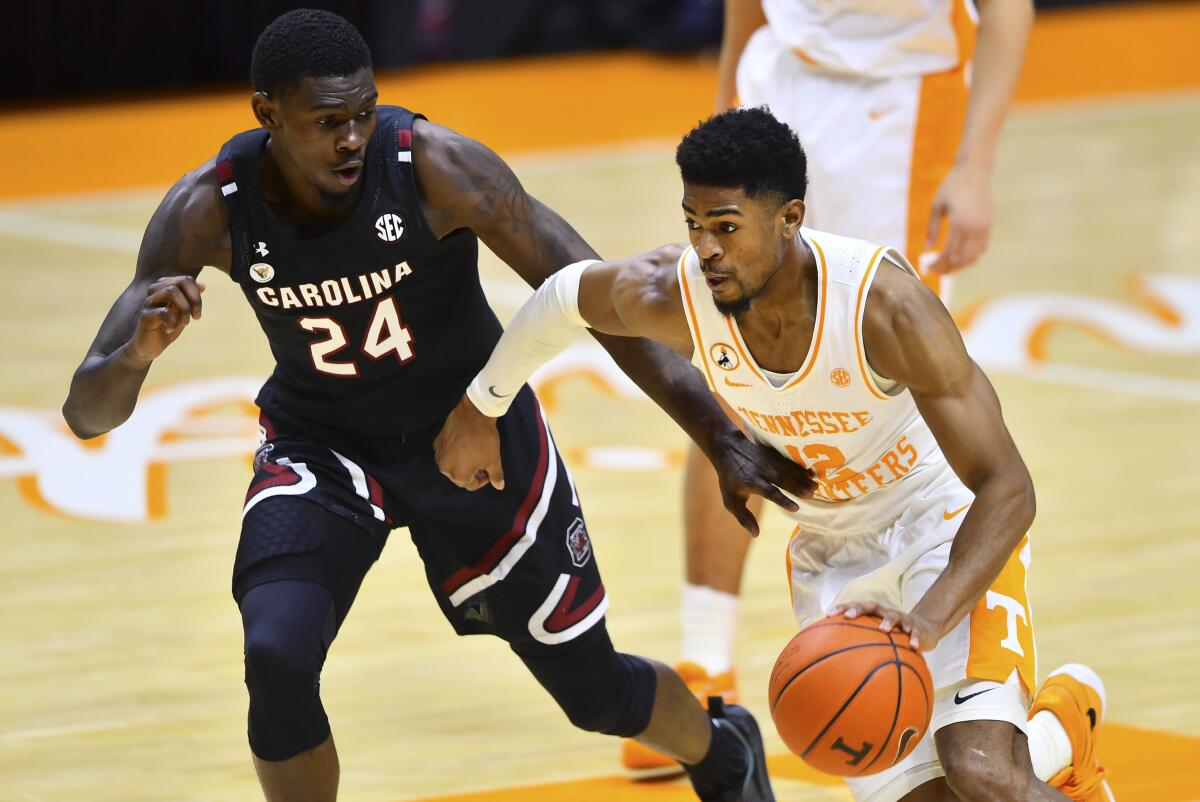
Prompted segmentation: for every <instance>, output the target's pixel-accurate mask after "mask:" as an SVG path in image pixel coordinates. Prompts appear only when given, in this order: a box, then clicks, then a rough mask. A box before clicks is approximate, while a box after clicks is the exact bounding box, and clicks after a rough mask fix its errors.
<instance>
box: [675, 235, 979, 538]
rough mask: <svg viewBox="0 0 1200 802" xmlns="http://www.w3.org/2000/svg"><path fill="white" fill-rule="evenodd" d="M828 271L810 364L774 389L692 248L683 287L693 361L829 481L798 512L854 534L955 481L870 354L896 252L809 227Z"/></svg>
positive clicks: (903, 396)
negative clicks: (882, 381) (870, 304)
mask: <svg viewBox="0 0 1200 802" xmlns="http://www.w3.org/2000/svg"><path fill="white" fill-rule="evenodd" d="M800 233H801V236H802V237H803V239H804V241H805V242H806V243H807V244H808V246H809V248H810V249H811V250H812V252H813V255H814V257H815V259H816V262H817V270H818V274H819V277H818V301H817V317H816V325H815V327H814V330H813V337H812V344H811V345H810V346H809V351H808V355H807V356H806V357H805V360H804V363H803V364H802V365H801V367H800V369H799V370H798V371H797V372H796V373H795V374H793V375H792V376H791V377H789V378H787V380H786V382H785V383H784V384H783V385H782V386H780V387H778V388H777V387H775V386H774V385H772V384H771V382H770V381H769V380H768V376H767V373H766V372H765V371H764V370H763V369H762V368H761V367H759V366H758V365H757V364H756V363H755V361H754V358H753V357H752V356H751V355H750V349H749V348H748V347H747V346H746V343H745V342H744V341H743V340H742V336H741V333H740V332H739V330H738V325H737V321H735V320H734V319H733V318H727V317H725V316H724V315H722V314H721V313H720V312H718V311H717V308H716V306H715V305H714V304H713V301H712V294H711V292H710V291H709V289H708V285H707V284H706V283H705V280H704V274H703V273H702V272H701V271H700V260H699V258H698V257H697V256H696V252H695V251H694V250H692V249H691V248H689V249H687V251H685V252H684V254H683V256H682V257H680V260H679V265H678V268H677V269H678V270H679V284H680V292H681V293H682V295H683V305H684V311H685V313H686V315H687V318H688V324H689V327H690V329H691V334H692V343H693V344H694V346H695V348H694V350H693V353H692V362H693V364H695V365H696V367H697V368H699V369H700V371H701V372H703V373H704V377H705V379H706V381H707V382H708V385H709V387H710V388H711V389H712V390H713V392H716V393H718V394H719V395H720V396H721V398H722V399H724V400H725V401H726V403H728V405H729V406H730V407H731V408H733V409H734V410H735V411H736V412H737V414H738V416H739V417H740V418H741V419H742V420H743V421H744V422H745V428H746V430H747V432H748V434H749V435H750V436H751V437H753V438H754V439H756V440H758V441H759V442H761V443H764V444H766V445H770V446H772V447H774V448H775V449H776V450H777V451H779V452H780V453H781V454H785V455H787V456H790V457H791V458H792V459H793V460H795V461H797V462H801V463H803V464H804V465H807V466H808V467H810V468H812V469H813V470H814V471H815V472H816V474H817V481H818V484H819V488H818V490H817V492H816V493H815V495H814V497H813V499H811V500H806V499H797V501H798V502H799V504H800V510H799V511H798V512H796V513H793V514H792V515H791V517H792V518H794V519H795V520H796V521H797V522H798V523H799V524H800V526H801V528H802V529H804V530H806V531H811V532H816V533H821V534H826V535H850V534H857V533H861V532H866V531H873V530H876V529H878V528H880V527H881V526H884V525H886V524H888V523H890V522H892V521H894V520H895V519H896V518H897V517H898V516H899V515H900V514H901V513H902V512H904V510H905V509H906V508H907V507H908V506H909V504H910V503H911V502H912V501H913V500H914V499H915V498H917V497H918V496H920V495H923V494H924V493H925V492H926V491H927V490H928V489H930V488H931V487H933V486H934V485H940V484H942V483H943V482H946V481H957V477H955V475H954V473H953V471H952V470H951V469H950V466H949V464H948V463H947V462H946V458H945V457H944V456H943V455H942V451H941V449H940V448H939V447H938V444H937V441H936V440H935V439H934V437H933V433H932V432H931V431H930V430H929V427H928V426H927V425H926V423H925V421H924V419H922V418H921V415H920V413H919V412H918V411H917V407H916V403H915V402H914V401H913V398H912V395H911V394H910V393H909V391H908V389H907V388H903V387H901V388H898V389H896V390H894V391H893V393H894V394H892V395H888V394H887V393H885V392H884V391H883V390H882V389H881V388H880V386H879V384H878V383H877V380H876V379H875V378H874V377H873V375H872V372H871V369H870V367H869V366H868V364H867V361H866V357H865V355H864V349H863V340H862V319H863V310H864V308H865V306H866V298H867V293H868V291H869V289H870V287H871V282H872V280H873V279H874V277H875V273H876V270H877V269H878V267H879V264H880V261H881V259H883V257H884V255H885V254H886V255H887V256H888V257H889V258H890V259H892V260H894V261H895V262H896V263H897V264H899V265H901V266H903V267H905V268H906V269H908V270H909V271H912V267H911V266H910V265H909V264H908V262H907V261H906V260H905V259H904V257H903V256H901V255H900V254H899V253H898V252H897V251H894V250H891V249H885V248H882V247H879V246H876V245H872V244H870V243H868V242H864V241H863V240H858V239H851V238H849V237H839V236H835V235H833V234H827V233H824V232H820V231H814V230H812V229H807V228H803V229H801V232H800Z"/></svg>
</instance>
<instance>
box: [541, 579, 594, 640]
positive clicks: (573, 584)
mask: <svg viewBox="0 0 1200 802" xmlns="http://www.w3.org/2000/svg"><path fill="white" fill-rule="evenodd" d="M578 589H579V577H577V576H573V577H571V581H570V583H569V584H568V585H567V592H566V593H564V594H563V597H562V599H561V600H560V601H559V603H558V606H557V607H555V608H554V612H552V613H551V614H550V616H549V618H547V619H546V624H545V629H546V631H547V632H562V631H563V630H564V629H566V628H567V627H570V626H574V625H575V624H577V623H579V622H580V621H582V620H583V619H584V618H585V617H587V615H588V614H589V613H590V612H592V611H593V610H595V609H596V608H597V607H599V606H600V602H602V601H604V585H603V584H602V585H600V587H598V588H596V592H595V593H593V594H592V595H591V596H589V597H588V600H587V601H585V602H584V603H583V604H581V605H579V606H578V607H576V608H575V609H574V610H572V609H571V602H573V601H574V600H575V591H577V590H578Z"/></svg>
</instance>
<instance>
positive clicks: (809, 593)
mask: <svg viewBox="0 0 1200 802" xmlns="http://www.w3.org/2000/svg"><path fill="white" fill-rule="evenodd" d="M676 159H677V161H678V163H679V165H680V168H681V171H682V174H683V181H684V196H683V211H684V216H685V219H686V222H687V227H688V229H689V236H690V239H691V247H690V248H682V247H680V246H667V247H664V248H660V249H659V250H657V251H654V252H651V253H649V254H644V255H642V256H637V257H633V258H629V259H623V260H618V261H611V262H591V261H589V262H580V263H577V264H573V265H569V266H568V267H565V268H563V269H562V270H561V271H559V272H558V273H556V274H554V275H553V276H552V277H551V278H550V279H548V280H547V281H546V283H545V284H544V285H542V287H541V288H540V289H539V290H538V292H537V293H536V294H535V295H534V297H533V298H532V299H531V300H530V301H529V302H528V303H527V304H526V305H525V306H524V307H523V308H522V309H521V311H520V312H518V314H517V316H516V317H515V318H514V320H513V322H512V323H511V324H510V325H509V327H508V330H507V331H506V332H505V334H504V336H503V337H502V339H501V340H500V342H499V343H498V345H497V346H496V350H495V351H494V352H493V354H492V356H491V358H490V359H489V361H488V363H487V365H486V366H485V367H484V369H483V370H482V371H481V372H480V373H479V375H478V376H477V377H476V379H475V380H474V382H473V383H472V384H471V386H470V387H469V388H468V390H467V393H466V395H465V396H464V398H463V399H462V400H461V401H460V403H459V405H458V406H457V407H456V409H455V411H454V412H453V413H452V414H451V416H450V417H449V418H448V420H447V422H446V424H445V427H444V428H443V430H442V432H441V434H440V435H439V437H438V439H437V440H436V441H435V449H436V451H437V458H438V464H439V467H440V469H441V470H442V472H443V473H444V474H445V475H446V476H448V477H449V478H450V479H451V480H452V481H454V482H455V483H456V484H459V485H460V486H463V487H467V488H471V489H477V488H486V487H487V485H488V484H489V483H491V484H493V485H495V484H502V483H503V464H502V462H501V456H502V455H501V453H500V443H499V439H498V436H497V432H496V426H495V418H496V417H498V416H500V415H502V414H503V413H504V411H505V410H506V409H507V407H508V404H509V403H510V401H511V399H512V397H513V396H514V394H515V393H516V392H517V391H518V390H519V389H520V388H521V387H522V385H523V383H524V382H525V380H526V379H527V378H528V377H529V375H530V374H531V373H532V372H533V370H534V369H535V368H536V367H537V366H538V365H539V364H540V363H542V362H544V361H545V360H547V359H549V358H550V357H551V356H553V355H554V354H555V353H557V352H558V351H559V350H561V349H562V348H564V347H565V346H566V345H567V343H568V342H569V341H570V339H571V338H572V335H573V334H575V333H577V332H578V331H579V329H581V328H583V327H585V326H590V327H591V328H594V329H597V330H600V331H604V332H607V333H610V334H616V335H626V336H640V337H647V338H650V339H654V340H658V341H659V342H661V343H664V344H666V345H669V346H671V347H673V348H675V349H676V350H678V351H679V352H681V353H683V354H685V355H687V356H689V357H690V358H691V359H692V362H693V363H694V365H695V366H696V367H697V368H698V369H699V370H700V371H701V372H702V373H703V374H704V377H705V379H706V381H707V382H708V385H709V387H710V388H711V389H712V390H713V392H715V393H718V394H719V395H720V396H721V397H722V398H723V399H724V400H725V402H726V403H727V405H728V406H729V407H730V408H731V409H733V410H734V411H735V412H736V414H737V415H738V417H739V418H740V419H741V420H742V422H743V424H744V426H745V428H746V431H747V432H748V433H749V435H750V436H751V437H753V438H755V439H757V440H758V441H759V442H762V443H764V444H768V445H771V446H773V447H774V448H776V449H777V450H778V451H779V452H780V453H782V454H786V455H789V456H790V457H791V458H792V459H794V460H796V461H797V462H801V463H803V464H804V465H806V466H807V467H808V468H809V469H811V470H812V471H813V473H814V475H815V479H816V482H817V489H816V490H815V492H814V494H813V495H812V497H811V498H781V499H779V501H780V502H781V506H784V507H785V508H786V509H788V510H790V511H791V512H790V514H791V517H792V518H793V519H794V529H793V530H792V533H791V538H790V540H789V541H788V546H787V554H788V564H789V568H790V580H791V587H790V591H791V603H792V608H793V611H794V613H795V616H796V619H797V621H798V622H799V623H800V625H801V626H804V625H806V624H809V623H811V622H813V621H815V620H818V619H820V618H822V617H823V616H824V615H825V614H826V613H827V612H829V611H831V610H835V609H837V610H844V611H846V612H847V614H848V615H852V616H853V615H857V614H861V613H865V612H871V613H877V614H879V615H881V616H882V617H883V619H884V621H883V627H884V628H886V629H892V628H893V627H898V628H901V629H903V630H905V631H906V632H909V633H910V634H911V636H912V639H913V642H914V643H915V644H916V645H918V647H919V648H920V649H922V650H923V651H924V652H925V658H926V660H927V661H928V664H929V667H930V671H931V673H932V675H933V678H934V686H935V689H936V699H935V706H934V713H933V720H932V723H931V726H930V731H929V733H927V734H926V735H925V737H924V738H923V740H922V741H921V743H920V744H919V745H918V746H917V748H916V750H915V751H914V752H913V753H912V754H911V755H910V756H909V757H907V758H905V759H904V760H902V761H900V762H898V763H896V764H895V765H892V766H890V767H889V768H887V769H885V770H884V771H881V772H879V773H877V774H872V775H870V776H866V777H857V778H851V779H850V780H849V782H850V786H851V789H852V791H853V793H854V796H855V798H856V799H859V800H869V802H896V800H901V799H903V800H906V801H907V802H926V801H928V800H969V801H970V802H976V801H978V802H984V801H985V800H986V802H1003V801H1004V800H1012V802H1017V801H1018V800H1020V801H1021V802H1027V801H1029V800H1039V801H1040V800H1062V799H1065V798H1070V799H1076V800H1089V801H1093V800H1094V801H1097V802H1098V801H1099V800H1111V799H1112V797H1111V794H1110V793H1109V791H1108V789H1107V784H1106V782H1105V780H1104V777H1103V769H1102V768H1100V766H1099V764H1098V762H1097V760H1096V756H1095V744H1096V728H1097V726H1098V723H1099V721H1100V720H1101V719H1102V718H1103V713H1104V695H1103V694H1104V690H1103V686H1102V684H1101V683H1100V680H1099V678H1098V677H1097V676H1096V675H1095V674H1094V673H1093V672H1091V671H1090V670H1089V669H1087V668H1086V667H1084V666H1078V665H1070V666H1064V667H1063V668H1061V669H1059V670H1058V671H1055V672H1052V674H1051V677H1050V678H1049V679H1048V680H1047V682H1046V683H1045V685H1044V686H1043V687H1042V688H1041V689H1040V690H1039V691H1038V693H1037V695H1036V698H1035V699H1033V709H1034V711H1036V712H1037V716H1036V717H1035V719H1034V720H1033V721H1031V720H1030V719H1029V709H1030V708H1029V705H1030V696H1031V695H1032V692H1033V690H1034V688H1035V687H1036V686H1035V671H1036V669H1035V666H1034V641H1033V629H1032V621H1031V616H1030V609H1029V604H1028V601H1027V599H1026V594H1025V573H1026V570H1027V568H1028V566H1029V563H1030V548H1029V539H1028V536H1027V534H1026V533H1027V530H1028V528H1029V525H1030V523H1031V522H1032V520H1033V515H1034V495H1033V487H1032V484H1031V482H1030V478H1029V474H1028V472H1027V471H1026V469H1025V465H1024V463H1023V462H1022V460H1021V457H1020V454H1018V452H1017V449H1016V447H1015V445H1014V444H1013V441H1012V439H1011V437H1010V436H1009V433H1008V430H1007V428H1006V427H1005V425H1004V421H1003V418H1002V417H1001V413H1000V405H999V402H998V400H997V398H996V395H995V392H994V391H993V389H992V386H991V384H990V383H989V382H988V380H987V377H986V376H984V374H983V373H982V371H980V369H979V367H978V366H977V365H976V364H975V363H974V362H973V361H972V360H971V359H970V357H969V356H968V355H967V353H966V351H965V349H964V347H963V342H962V338H961V337H960V336H959V333H958V330H957V329H956V328H955V325H954V322H953V320H952V319H951V318H950V315H949V314H948V313H947V312H946V309H945V307H944V306H943V305H942V303H941V302H940V301H939V300H938V298H937V296H936V295H934V294H933V293H932V292H931V291H930V290H929V289H928V288H927V287H926V286H924V285H923V284H922V283H921V282H920V281H919V279H918V278H917V277H916V274H915V270H914V269H913V268H912V267H911V266H910V265H909V263H908V261H907V260H906V259H905V257H904V256H903V255H901V254H900V252H899V251H897V250H896V249H894V248H888V247H884V246H879V245H875V244H873V243H869V242H866V241H863V240H858V239H851V238H847V237H841V236H836V235H833V234H828V233H824V232H820V231H816V230H813V229H809V228H805V227H802V226H801V224H802V222H803V220H804V215H805V204H804V202H803V200H802V198H803V197H804V194H805V188H806V187H805V184H806V180H805V162H804V153H803V151H802V149H801V147H800V144H799V142H798V140H797V139H796V137H795V135H794V134H793V133H792V132H791V131H790V129H789V128H788V127H787V126H786V125H784V124H782V123H780V122H779V121H778V120H776V119H775V118H774V117H772V116H771V114H770V113H769V112H767V111H765V110H763V109H744V110H737V111H730V112H726V113H724V114H720V115H717V116H715V117H713V118H711V119H709V120H708V121H707V122H705V123H703V124H702V125H700V126H699V127H698V128H696V129H695V130H693V131H692V132H691V133H689V134H688V135H687V136H686V137H685V138H684V139H683V141H682V143H681V144H680V146H679V149H678V151H677V154H676ZM483 492H493V491H492V490H491V489H490V488H489V489H484V490H483ZM781 495H782V494H781ZM725 501H726V504H727V505H728V507H729V509H730V512H732V513H733V514H734V515H735V517H737V518H738V519H739V520H741V521H743V522H744V524H745V525H746V526H747V527H748V528H750V529H751V530H756V528H757V526H756V523H755V521H754V518H753V517H752V516H751V515H750V513H749V512H748V511H747V509H746V507H745V505H744V503H742V502H740V501H737V500H736V499H730V498H726V499H725ZM780 534H781V535H782V534H783V533H782V532H781V533H780ZM1047 722H1052V723H1053V727H1049V726H1045V725H1046V724H1047ZM1054 728H1057V729H1056V730H1055V729H1054ZM1045 780H1051V781H1052V782H1053V785H1054V786H1055V787H1051V785H1048V784H1047V783H1046V782H1044V781H1045ZM1056 789H1057V790H1056Z"/></svg>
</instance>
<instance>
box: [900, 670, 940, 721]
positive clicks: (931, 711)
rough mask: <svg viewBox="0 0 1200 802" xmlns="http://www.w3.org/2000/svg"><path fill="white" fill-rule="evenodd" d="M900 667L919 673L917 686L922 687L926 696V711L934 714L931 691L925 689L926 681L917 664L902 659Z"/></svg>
mask: <svg viewBox="0 0 1200 802" xmlns="http://www.w3.org/2000/svg"><path fill="white" fill-rule="evenodd" d="M900 667H901V668H907V669H908V670H909V671H911V672H912V673H914V674H916V675H917V687H918V688H920V689H921V695H922V696H923V697H925V711H926V712H927V713H929V714H930V715H931V716H932V715H933V705H932V704H931V703H930V701H929V693H928V692H927V691H926V690H925V683H924V682H922V681H921V680H922V677H921V672H920V671H918V670H917V667H916V666H914V665H910V664H908V663H906V662H904V661H903V660H901V661H900Z"/></svg>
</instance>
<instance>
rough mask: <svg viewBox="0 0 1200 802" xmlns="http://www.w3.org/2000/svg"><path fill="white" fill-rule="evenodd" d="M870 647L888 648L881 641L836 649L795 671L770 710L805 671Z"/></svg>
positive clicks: (772, 701)
mask: <svg viewBox="0 0 1200 802" xmlns="http://www.w3.org/2000/svg"><path fill="white" fill-rule="evenodd" d="M872 647H876V648H883V649H886V648H887V647H888V644H886V643H883V642H882V641H880V642H878V643H856V644H854V645H853V646H843V647H842V648H840V649H838V650H837V651H834V652H829V653H828V654H823V655H821V656H820V657H818V658H817V659H816V660H813V661H812V662H811V663H809V664H808V665H806V666H804V667H803V668H801V669H799V670H797V671H796V673H795V674H792V676H791V677H789V678H788V681H787V682H785V683H784V684H783V687H782V688H780V689H779V693H777V694H775V698H774V699H772V700H771V710H774V709H775V706H776V705H777V704H779V700H780V699H782V698H783V694H784V693H786V692H787V689H788V687H789V686H790V685H791V684H792V683H793V682H795V681H796V680H797V678H799V676H800V675H801V674H803V673H804V672H805V671H808V670H809V669H810V668H812V667H813V666H815V665H817V664H819V663H823V662H825V661H826V660H829V659H830V658H833V657H837V656H838V655H839V654H844V653H845V652H853V651H857V650H858V649H870V648H872Z"/></svg>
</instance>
